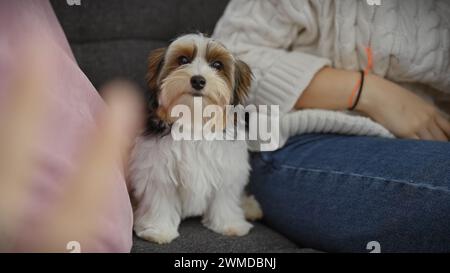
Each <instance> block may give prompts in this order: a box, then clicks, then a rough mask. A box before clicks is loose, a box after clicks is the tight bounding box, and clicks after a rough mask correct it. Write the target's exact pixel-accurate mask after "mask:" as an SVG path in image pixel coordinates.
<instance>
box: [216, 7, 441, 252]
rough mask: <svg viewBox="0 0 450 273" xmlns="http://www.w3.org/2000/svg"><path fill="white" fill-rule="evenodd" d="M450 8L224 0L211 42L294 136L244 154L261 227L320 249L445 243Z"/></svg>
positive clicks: (437, 247) (396, 248)
mask: <svg viewBox="0 0 450 273" xmlns="http://www.w3.org/2000/svg"><path fill="white" fill-rule="evenodd" d="M449 14H450V4H449V3H448V2H446V1H439V0H436V1H420V0H418V1H399V0H397V1H383V2H382V3H381V5H380V6H370V5H368V4H367V3H366V1H307V0H291V1H289V0H281V1H257V0H255V1H239V0H232V1H231V2H230V4H229V6H228V7H227V10H226V11H225V14H224V16H223V17H222V19H221V20H220V21H219V23H218V24H217V26H216V30H215V33H214V36H215V37H216V38H217V39H219V40H221V41H223V42H224V43H225V45H227V46H228V47H229V48H230V49H231V50H232V51H234V53H236V54H237V55H238V56H239V57H240V58H242V59H243V60H244V61H246V62H247V63H248V64H249V65H250V66H251V67H252V69H253V72H254V74H255V82H254V84H253V89H252V95H251V96H250V98H249V103H253V104H270V105H279V106H280V111H281V112H282V116H281V123H280V126H281V128H280V129H281V134H282V139H283V137H284V139H288V138H289V139H288V140H287V141H286V142H285V143H281V144H282V147H281V148H280V149H278V150H276V151H273V152H261V153H254V154H253V155H252V167H253V174H252V179H251V191H252V192H253V193H254V194H255V195H256V197H257V199H258V200H259V201H260V203H261V205H262V207H263V211H264V212H265V220H266V221H267V223H268V224H270V225H272V226H273V227H274V228H276V229H278V230H279V231H280V232H282V233H284V234H285V235H287V236H288V237H290V238H291V239H293V240H295V241H296V242H298V243H300V244H302V245H303V246H307V247H314V248H318V249H322V250H326V251H356V252H359V251H367V250H366V246H367V244H368V243H369V242H370V241H377V242H378V243H379V244H380V246H381V251H382V252H391V251H392V252H401V251H421V252H422V251H423V252H428V251H433V252H436V251H438V252H439V251H450V236H449V235H450V145H449V143H448V140H449V138H450V122H449V119H448V115H447V114H445V113H444V111H447V112H448V111H449V109H450V104H449V101H450V100H448V95H449V92H450V59H449V55H450V54H449V53H450V35H449V34H450V21H449V19H448V18H449V16H448V15H449ZM446 92H447V93H446ZM305 109H308V110H305ZM392 135H393V136H395V137H397V138H395V139H393V138H391V136H392ZM382 137H383V138H382Z"/></svg>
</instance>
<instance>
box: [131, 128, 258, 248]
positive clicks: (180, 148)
mask: <svg viewBox="0 0 450 273" xmlns="http://www.w3.org/2000/svg"><path fill="white" fill-rule="evenodd" d="M132 158H133V160H132V163H131V168H130V174H131V176H130V178H131V183H132V190H133V192H132V194H133V196H134V198H135V200H137V201H138V202H137V205H136V207H135V208H134V209H135V213H134V230H135V232H136V234H137V235H138V236H139V237H141V238H144V239H147V240H150V241H155V242H158V243H167V242H170V241H172V240H173V239H175V238H176V237H178V225H179V223H180V221H181V220H182V219H184V218H186V217H191V216H200V215H203V223H204V225H205V226H207V227H208V228H210V229H212V230H213V231H215V232H218V233H222V234H225V235H237V236H241V235H245V234H247V233H248V231H249V230H250V228H251V227H252V225H251V224H250V223H248V222H247V221H246V220H245V216H244V211H243V209H242V207H241V205H242V204H241V201H242V198H243V190H244V187H245V185H246V184H247V180H248V176H249V170H250V166H249V163H248V153H247V146H246V143H245V141H174V140H173V139H172V136H171V134H169V135H166V136H164V137H162V138H158V137H154V138H151V139H145V138H143V137H142V138H139V139H138V140H137V143H136V146H135V148H134V151H133V155H132Z"/></svg>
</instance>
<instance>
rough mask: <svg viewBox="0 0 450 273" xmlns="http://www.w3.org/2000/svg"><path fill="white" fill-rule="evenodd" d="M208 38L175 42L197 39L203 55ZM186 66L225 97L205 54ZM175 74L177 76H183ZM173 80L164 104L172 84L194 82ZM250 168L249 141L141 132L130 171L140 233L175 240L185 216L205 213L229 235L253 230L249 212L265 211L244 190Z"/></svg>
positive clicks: (208, 220)
mask: <svg viewBox="0 0 450 273" xmlns="http://www.w3.org/2000/svg"><path fill="white" fill-rule="evenodd" d="M207 39H208V38H206V37H204V36H201V35H187V36H184V37H181V38H179V39H178V40H176V41H175V42H174V43H173V44H175V45H176V44H177V43H184V42H189V43H192V42H194V43H196V44H197V45H198V50H199V51H198V54H197V55H198V56H202V55H204V51H205V48H206V43H207V41H208V40H207ZM168 50H169V51H170V50H171V48H170V47H169V49H168ZM186 72H187V73H189V74H190V75H195V74H202V75H204V76H205V77H206V78H207V80H208V82H210V84H215V85H216V86H215V89H214V85H213V87H211V86H210V87H208V86H207V87H206V90H208V89H207V88H213V89H212V90H215V91H214V92H216V93H214V92H212V93H214V94H212V96H213V98H214V99H215V100H216V101H217V100H219V101H220V100H221V98H222V96H223V94H222V93H221V92H223V89H224V84H222V85H221V86H220V88H219V87H217V84H218V83H221V82H220V81H221V79H214V77H215V76H214V74H215V72H214V71H212V70H211V68H210V67H209V65H208V64H207V63H206V62H205V60H204V59H203V60H202V59H201V58H197V59H196V60H194V61H193V63H192V65H191V66H190V67H189V68H188V69H187V70H186ZM183 73H185V72H183ZM175 76H176V75H174V78H172V80H178V79H177V78H175ZM210 78H212V81H211V79H210ZM168 83H169V82H168V81H166V82H164V81H163V87H164V88H163V92H162V93H163V94H162V95H161V97H160V104H161V103H162V104H164V103H166V100H170V98H166V95H165V93H167V95H169V96H170V94H171V90H166V89H171V88H172V87H173V86H176V89H177V90H179V88H182V89H185V88H188V87H186V86H185V85H186V83H183V82H179V83H173V86H172V83H171V84H168ZM171 86H172V87H171ZM173 88H175V87H173ZM228 91H229V90H228ZM210 95H211V93H210ZM249 172H250V165H249V162H248V152H247V144H246V142H245V141H239V140H235V141H206V140H199V141H192V140H191V141H188V140H185V141H174V140H173V138H172V135H171V134H170V133H169V134H167V135H165V136H162V137H161V136H153V137H140V138H138V139H137V141H136V145H135V147H134V150H133V153H132V157H131V164H130V177H129V178H130V181H131V194H132V199H133V204H134V208H133V209H134V230H135V232H136V234H137V236H139V237H141V238H144V239H146V240H150V241H154V242H157V243H168V242H171V241H172V240H173V239H175V238H176V237H178V236H179V234H178V226H179V224H180V221H181V220H182V219H184V218H186V217H191V216H203V224H204V225H205V226H206V227H208V228H210V229H211V230H213V231H215V232H218V233H221V234H224V235H230V236H242V235H245V234H247V233H248V232H249V230H250V229H251V227H252V224H250V223H249V222H247V221H246V218H245V217H246V216H247V218H248V219H251V220H255V219H258V218H260V217H261V216H262V212H261V209H260V207H259V204H258V203H257V202H256V200H255V199H254V198H249V197H247V196H245V195H244V187H245V185H246V184H247V182H248V177H249ZM243 208H244V209H245V211H244V209H243Z"/></svg>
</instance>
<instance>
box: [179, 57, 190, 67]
mask: <svg viewBox="0 0 450 273" xmlns="http://www.w3.org/2000/svg"><path fill="white" fill-rule="evenodd" d="M188 63H190V62H189V59H188V57H186V56H180V57H178V64H179V65H184V64H188Z"/></svg>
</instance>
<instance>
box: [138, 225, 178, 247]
mask: <svg viewBox="0 0 450 273" xmlns="http://www.w3.org/2000/svg"><path fill="white" fill-rule="evenodd" d="M136 235H137V236H138V237H140V238H142V239H144V240H147V241H150V242H155V243H158V244H168V243H170V242H172V241H173V240H174V239H176V238H177V237H178V236H179V235H180V234H179V233H178V231H177V229H176V228H156V227H151V228H147V229H145V230H143V231H140V232H136Z"/></svg>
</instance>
